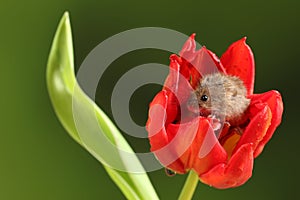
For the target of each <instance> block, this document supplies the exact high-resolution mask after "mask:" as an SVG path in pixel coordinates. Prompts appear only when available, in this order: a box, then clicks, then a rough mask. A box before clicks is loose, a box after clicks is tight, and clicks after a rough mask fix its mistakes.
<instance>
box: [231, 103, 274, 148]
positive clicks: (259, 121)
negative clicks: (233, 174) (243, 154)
mask: <svg viewBox="0 0 300 200" xmlns="http://www.w3.org/2000/svg"><path fill="white" fill-rule="evenodd" d="M249 110H250V115H251V114H252V113H251V110H255V111H254V112H255V113H254V114H252V115H253V116H250V122H249V124H248V125H247V127H246V129H245V131H244V132H243V134H242V137H241V139H240V140H239V142H238V143H237V145H236V147H235V150H234V151H233V154H234V153H235V151H236V150H237V149H239V148H240V147H241V146H242V145H244V144H247V143H252V148H253V149H254V150H255V149H256V147H257V146H258V144H259V143H260V142H261V141H262V139H263V138H264V136H265V135H266V133H267V131H268V128H269V127H270V124H271V119H272V113H271V110H270V108H269V107H268V105H266V104H263V103H259V104H257V103H256V104H251V105H250V108H249Z"/></svg>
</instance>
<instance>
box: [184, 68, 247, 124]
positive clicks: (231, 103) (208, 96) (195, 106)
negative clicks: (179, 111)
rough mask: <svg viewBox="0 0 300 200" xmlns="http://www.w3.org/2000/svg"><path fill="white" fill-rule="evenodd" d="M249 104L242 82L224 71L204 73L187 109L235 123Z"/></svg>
mask: <svg viewBox="0 0 300 200" xmlns="http://www.w3.org/2000/svg"><path fill="white" fill-rule="evenodd" d="M249 104H250V99H248V98H247V89H246V87H245V85H244V82H243V81H242V80H241V79H240V78H239V77H237V76H232V75H226V74H224V73H219V72H218V73H213V74H207V75H204V76H203V77H202V78H201V79H200V81H199V83H198V84H197V85H196V88H195V90H194V91H193V92H192V94H191V95H190V98H189V100H188V103H187V108H188V110H189V111H191V112H193V113H195V114H198V115H200V116H204V117H211V118H217V119H221V120H224V121H225V122H228V123H230V124H232V125H233V124H236V123H237V122H238V121H239V120H240V119H241V116H242V115H243V113H244V112H245V111H246V109H247V108H248V106H249Z"/></svg>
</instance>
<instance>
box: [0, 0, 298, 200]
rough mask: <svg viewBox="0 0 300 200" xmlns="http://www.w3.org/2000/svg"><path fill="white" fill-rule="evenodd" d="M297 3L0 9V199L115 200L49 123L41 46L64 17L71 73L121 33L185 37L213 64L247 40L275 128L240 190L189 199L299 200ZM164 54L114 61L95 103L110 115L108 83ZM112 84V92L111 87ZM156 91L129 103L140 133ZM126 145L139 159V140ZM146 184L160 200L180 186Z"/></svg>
mask: <svg viewBox="0 0 300 200" xmlns="http://www.w3.org/2000/svg"><path fill="white" fill-rule="evenodd" d="M299 9H300V1H297V0H294V1H292V0H287V1H278V0H276V1H275V0H274V1H259V0H252V1H219V2H217V1H207V0H206V1H194V2H192V1H178V2H175V1H171V2H160V1H146V2H142V1H119V2H116V1H57V0H55V1H49V2H46V1H32V0H27V1H9V2H8V1H3V0H2V1H1V3H0V27H1V28H0V89H1V96H0V97H1V98H0V105H1V110H0V112H1V118H0V123H1V126H0V134H1V138H0V199H1V200H2V199H3V200H6V199H8V200H10V199H12V200H17V199H34V200H36V199H47V200H48V199H49V200H50V199H51V200H52V199H55V200H60V199H61V200H64V199H72V200H76V199H80V200H81V199H108V198H109V199H124V197H123V195H122V193H121V192H120V191H119V190H118V188H117V187H116V186H115V185H114V183H113V182H112V181H111V180H110V179H109V177H108V175H107V174H106V173H105V171H104V170H103V168H102V166H101V165H100V164H99V162H98V161H97V160H96V159H94V158H93V157H92V156H91V155H89V154H88V153H87V152H86V151H85V150H84V149H82V148H81V147H80V146H79V145H78V144H76V143H75V142H74V141H73V140H72V139H71V138H70V137H69V136H68V135H67V133H66V131H65V130H64V129H63V127H62V126H61V124H60V123H59V121H58V120H57V118H56V116H55V114H54V111H53V109H52V107H51V103H50V100H49V97H48V94H47V89H46V83H45V71H46V63H47V57H48V53H49V50H50V45H51V43H52V39H53V36H54V32H55V30H56V28H57V25H58V22H59V20H60V18H61V16H62V14H63V12H64V11H65V10H68V11H69V12H70V16H71V23H72V28H73V36H74V46H75V61H76V68H77V69H78V67H79V66H80V64H81V62H82V61H83V59H84V58H85V56H86V55H87V54H88V53H89V52H90V51H91V50H92V49H93V48H94V47H95V46H96V45H98V44H99V43H100V42H101V41H103V40H105V39H106V38H108V37H110V36H112V35H114V34H117V33H119V32H121V31H124V30H127V29H131V28H137V27H144V26H156V27H165V28H170V29H174V30H177V31H180V32H182V33H185V34H188V35H189V34H191V33H193V32H195V33H197V41H198V42H200V43H201V44H203V45H206V46H207V47H208V48H209V49H211V50H213V51H214V52H215V53H216V54H217V55H219V56H220V55H221V54H222V52H224V51H225V50H226V48H227V47H228V45H230V44H231V43H232V42H234V41H236V40H238V39H240V38H241V37H243V36H245V35H246V36H247V37H248V40H247V41H248V44H249V45H250V46H251V47H252V49H253V51H254V54H255V60H256V82H255V92H256V93H260V92H264V91H268V90H270V89H277V90H279V91H280V92H281V94H282V96H283V100H284V104H285V111H284V116H283V122H282V125H281V126H280V127H279V128H278V129H277V130H276V132H275V134H274V137H273V139H272V140H271V141H270V142H269V144H268V145H267V147H266V148H265V151H264V152H263V154H262V155H261V156H259V157H258V158H257V159H256V160H255V168H254V172H253V176H252V178H251V179H250V180H249V181H248V182H247V183H246V184H245V185H243V186H242V187H239V188H235V189H228V190H216V189H213V188H210V187H208V186H206V185H203V184H199V186H198V188H197V191H196V194H195V197H194V199H232V200H233V199H297V198H299V192H298V191H297V190H299V189H298V188H299V178H300V176H299V167H300V166H299V154H300V151H299V148H298V142H299V141H300V133H299V129H298V125H297V120H298V119H299V117H298V115H299V102H300V95H299V94H298V93H299V88H298V87H299V83H298V82H297V81H298V80H299V62H298V58H299V53H300V51H299V45H300V39H299V38H300V37H299V34H300V22H299V20H300V14H299ZM168 56H169V53H167V52H161V51H158V50H156V51H155V50H141V51H137V52H133V53H130V54H128V55H124V56H122V57H121V58H120V59H118V60H117V61H116V62H114V63H113V64H112V67H111V68H110V70H108V71H107V73H106V75H107V77H108V78H104V80H103V84H104V85H105V83H106V85H108V87H105V88H104V89H103V91H102V92H101V93H99V94H97V96H98V98H97V103H98V104H100V106H101V107H102V108H103V110H104V111H105V112H107V113H108V114H109V115H110V114H111V110H110V107H109V102H110V93H111V90H112V88H113V83H114V82H115V81H116V80H117V78H115V79H112V78H110V77H111V75H115V76H116V77H118V76H120V74H121V73H124V72H125V71H126V70H128V69H130V68H131V67H133V66H135V65H137V64H143V63H148V62H159V63H163V64H168V62H169V61H168ZM110 81H111V82H110ZM158 90H159V87H157V86H147V87H146V86H145V87H142V88H141V89H139V90H138V91H137V92H136V93H135V94H134V96H133V97H132V101H131V102H132V104H131V114H132V116H133V119H134V120H135V121H136V122H137V123H140V124H143V123H144V122H145V120H146V117H147V105H148V103H149V102H150V101H151V98H152V97H153V96H154V94H155V92H157V91H158ZM127 138H128V140H129V141H130V143H131V144H132V145H133V147H134V148H135V149H136V150H137V151H147V149H148V148H149V145H148V144H147V140H141V139H134V138H130V137H128V136H127ZM150 178H151V180H152V182H153V184H154V186H155V188H156V189H157V192H158V194H159V196H160V197H161V199H176V197H177V196H178V194H179V192H180V189H181V187H182V185H183V183H184V180H185V176H184V175H177V176H175V177H172V178H170V177H167V176H165V174H164V171H163V170H160V171H156V172H151V173H150Z"/></svg>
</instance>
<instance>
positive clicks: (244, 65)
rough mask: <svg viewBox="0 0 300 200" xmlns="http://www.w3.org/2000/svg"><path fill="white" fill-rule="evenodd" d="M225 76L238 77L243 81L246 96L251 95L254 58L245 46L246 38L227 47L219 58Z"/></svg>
mask: <svg viewBox="0 0 300 200" xmlns="http://www.w3.org/2000/svg"><path fill="white" fill-rule="evenodd" d="M221 63H222V64H223V66H224V68H225V70H226V72H227V74H230V75H233V76H238V77H239V78H240V79H241V80H243V81H244V84H245V86H246V88H247V91H248V93H247V94H248V95H251V94H253V88H254V70H255V66H254V57H253V53H252V51H251V49H250V47H249V46H248V45H247V44H246V37H244V38H242V39H241V40H238V41H237V42H235V43H233V44H232V45H230V46H229V48H228V49H227V50H226V52H225V53H224V54H223V55H222V57H221Z"/></svg>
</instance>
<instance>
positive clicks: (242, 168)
mask: <svg viewBox="0 0 300 200" xmlns="http://www.w3.org/2000/svg"><path fill="white" fill-rule="evenodd" d="M252 169H253V149H252V145H251V144H244V145H243V146H241V147H240V148H239V149H238V150H237V152H236V153H235V154H234V155H233V156H232V157H231V159H230V160H229V162H228V164H225V163H222V164H219V165H217V166H215V167H214V168H212V169H211V170H209V171H208V172H206V173H204V174H202V175H200V176H199V178H200V180H201V181H202V182H203V183H205V184H208V185H210V186H213V187H215V188H219V189H226V188H231V187H237V186H240V185H242V184H244V183H245V182H246V181H247V180H248V179H249V178H250V177H251V176H252Z"/></svg>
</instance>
